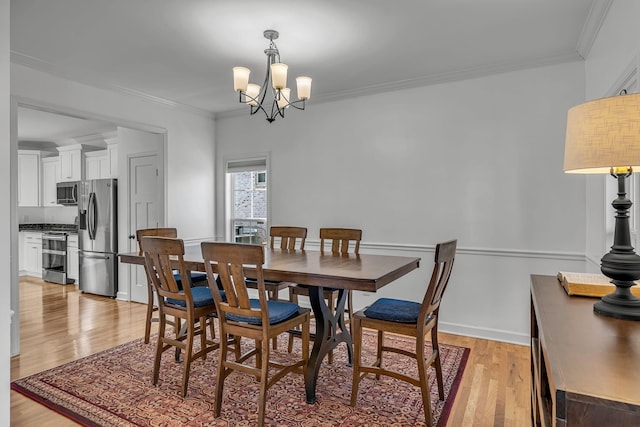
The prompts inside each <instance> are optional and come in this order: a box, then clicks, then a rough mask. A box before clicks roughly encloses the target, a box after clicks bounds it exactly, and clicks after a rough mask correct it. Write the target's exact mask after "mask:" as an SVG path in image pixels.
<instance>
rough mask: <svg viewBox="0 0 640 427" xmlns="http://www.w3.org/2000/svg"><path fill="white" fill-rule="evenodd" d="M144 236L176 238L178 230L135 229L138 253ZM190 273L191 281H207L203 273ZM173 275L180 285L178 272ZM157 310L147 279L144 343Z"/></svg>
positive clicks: (146, 340) (147, 340)
mask: <svg viewBox="0 0 640 427" xmlns="http://www.w3.org/2000/svg"><path fill="white" fill-rule="evenodd" d="M145 236H150V237H171V238H177V237H178V230H177V229H175V228H145V229H141V230H136V240H137V241H138V255H142V247H141V246H140V239H142V238H143V237H145ZM190 274H191V283H202V282H206V281H207V275H206V274H204V273H199V272H197V271H193V272H191V273H190ZM174 277H175V278H176V281H177V282H178V287H180V286H182V285H181V280H182V278H181V277H180V273H174ZM157 310H158V306H157V305H156V304H155V301H154V298H153V287H152V285H151V283H149V280H147V316H146V320H145V327H144V343H145V344H147V343H148V342H149V337H150V336H151V324H152V323H154V322H158V320H159V319H158V318H157V317H153V312H154V311H157ZM171 324H173V323H171ZM174 326H175V325H174ZM178 328H179V326H178Z"/></svg>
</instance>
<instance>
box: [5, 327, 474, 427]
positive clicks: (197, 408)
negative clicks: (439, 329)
mask: <svg viewBox="0 0 640 427" xmlns="http://www.w3.org/2000/svg"><path fill="white" fill-rule="evenodd" d="M286 340H287V337H286V336H285V335H282V336H281V337H280V341H279V343H278V350H277V351H276V352H275V353H274V354H273V356H272V359H275V360H281V361H286V360H287V359H288V358H289V357H290V355H289V354H288V353H287V352H286V347H287V346H286ZM295 342H296V345H297V348H294V354H299V352H300V342H301V340H298V339H296V340H295ZM385 342H389V343H391V342H393V344H394V345H399V346H402V347H405V348H407V349H410V348H411V347H413V346H415V344H412V341H411V340H409V339H405V338H402V337H396V336H387V337H385ZM244 344H251V343H250V342H246V343H244V342H243V345H244ZM375 348H376V337H375V335H374V334H372V333H367V334H365V336H364V342H363V352H362V354H363V358H365V360H367V356H370V355H373V354H374V351H375ZM154 351H155V340H154V339H152V340H151V344H144V343H143V341H142V339H140V340H136V341H132V342H130V343H127V344H123V345H120V346H118V347H114V348H112V349H109V350H106V351H103V352H101V353H97V354H94V355H92V356H88V357H85V358H83V359H79V360H76V361H74V362H71V363H67V364H65V365H62V366H59V367H56V368H53V369H50V370H47V371H44V372H40V373H38V374H35V375H31V376H29V377H25V378H22V379H20V380H17V381H14V382H13V383H12V384H11V388H12V389H13V390H16V391H18V392H19V393H22V394H24V395H25V396H28V397H29V398H31V399H33V400H36V401H37V402H39V403H41V404H43V405H46V406H47V407H49V408H51V409H53V410H54V411H56V412H58V413H60V414H63V415H65V416H67V417H69V418H71V419H72V420H74V421H76V422H78V423H80V424H82V425H86V426H132V425H133V426H249V425H255V424H256V422H257V403H256V402H257V398H258V396H259V386H258V383H257V382H256V380H255V377H253V376H250V375H246V374H243V373H232V374H231V375H230V376H229V378H227V380H226V382H225V388H224V400H223V403H222V414H221V417H220V418H214V417H213V404H214V401H215V394H214V391H215V373H216V368H217V362H218V360H217V356H218V354H217V352H213V353H211V354H210V355H209V357H208V358H207V360H205V361H203V360H201V359H200V360H197V361H195V362H194V363H193V364H192V365H191V376H190V380H189V388H188V391H187V397H186V398H184V399H183V398H181V397H180V396H179V390H180V379H181V376H182V365H181V364H177V363H175V362H174V361H173V351H171V350H170V351H167V352H165V353H164V357H163V360H162V366H161V370H160V380H159V382H158V385H157V386H154V385H152V384H151V371H152V366H153V357H154ZM440 351H441V357H442V369H443V375H444V383H445V401H444V402H441V401H439V400H438V397H437V385H436V381H435V372H434V371H433V369H430V370H429V381H430V387H431V395H432V397H431V401H432V408H433V414H434V420H435V425H436V426H444V425H445V424H446V421H447V418H448V416H449V412H450V410H451V407H452V405H453V401H454V399H455V395H456V392H457V389H458V386H459V384H460V380H461V378H462V374H463V372H464V368H465V365H466V362H467V358H468V356H469V349H468V348H463V347H456V346H450V345H445V344H440ZM296 352H297V353H296ZM405 359H406V360H405ZM346 360H347V356H346V349H345V346H344V345H340V346H339V347H338V348H337V349H336V350H335V351H334V362H333V364H331V365H329V364H328V363H326V359H325V363H323V365H322V367H321V369H320V375H319V378H318V385H317V392H316V397H317V399H318V401H317V403H316V404H314V405H308V404H307V403H306V402H305V392H304V382H303V379H302V376H301V375H296V374H290V375H287V376H286V377H285V378H283V379H282V380H280V381H279V382H278V383H277V384H275V385H274V386H273V387H272V388H271V389H269V392H268V399H267V407H266V416H265V424H266V425H272V426H304V427H312V426H313V427H315V426H324V427H326V426H422V425H424V424H425V423H424V411H423V408H422V399H421V397H420V390H419V389H418V388H417V387H413V386H411V385H409V384H407V383H404V382H402V381H397V380H394V379H392V378H385V377H381V380H375V378H374V377H373V376H372V375H369V376H368V377H367V378H365V379H363V380H362V382H361V383H360V391H359V393H358V401H357V403H356V406H355V407H351V406H350V405H349V400H350V395H351V381H352V373H353V371H352V369H351V368H350V367H348V366H347V365H346ZM367 361H370V358H369V360H367ZM385 365H386V366H389V367H391V366H393V367H394V368H396V369H398V370H400V371H403V372H405V373H410V374H411V375H417V369H416V368H415V362H413V363H411V359H409V358H405V357H403V356H396V357H393V356H389V358H388V359H386V360H385Z"/></svg>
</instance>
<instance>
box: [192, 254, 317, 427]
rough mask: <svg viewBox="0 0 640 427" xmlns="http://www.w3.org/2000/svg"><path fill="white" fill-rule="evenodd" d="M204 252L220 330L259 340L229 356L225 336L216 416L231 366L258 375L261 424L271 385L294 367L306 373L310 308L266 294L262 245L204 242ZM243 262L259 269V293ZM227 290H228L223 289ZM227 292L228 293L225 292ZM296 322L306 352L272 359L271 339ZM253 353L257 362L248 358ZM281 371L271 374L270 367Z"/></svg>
mask: <svg viewBox="0 0 640 427" xmlns="http://www.w3.org/2000/svg"><path fill="white" fill-rule="evenodd" d="M201 247H202V257H203V259H204V264H205V269H206V271H207V275H208V276H209V288H210V289H211V293H212V295H213V299H214V301H215V304H216V308H217V313H218V323H219V329H220V336H221V337H224V336H229V335H232V336H234V337H246V338H249V339H251V340H253V341H255V347H254V348H252V349H250V350H249V351H247V352H246V353H245V354H243V355H241V356H240V357H239V358H238V357H236V360H235V361H231V360H228V357H227V344H226V340H223V339H221V340H220V342H221V348H220V363H219V364H218V369H217V374H216V397H215V406H214V416H215V417H218V416H220V411H221V409H222V397H223V387H224V380H225V378H227V377H228V376H229V374H230V373H231V372H232V371H233V370H238V371H241V372H244V373H248V374H252V375H255V376H256V377H257V378H258V379H259V381H260V396H259V398H258V399H259V400H258V425H259V426H262V425H263V424H264V416H265V406H266V400H267V390H268V389H269V388H270V387H271V386H272V385H273V384H275V383H276V382H277V381H279V380H280V378H282V377H284V376H285V375H287V374H289V373H291V372H297V373H301V374H303V375H306V373H305V372H306V367H307V363H308V361H309V321H310V310H309V309H306V308H301V307H300V306H298V305H297V304H294V303H292V302H289V301H275V300H269V299H267V291H266V288H265V284H264V273H263V270H262V265H263V263H264V250H263V248H262V247H261V246H256V245H246V244H240V243H216V242H203V243H202V244H201ZM214 266H215V268H216V270H217V273H218V277H219V278H220V279H221V282H222V288H223V290H220V289H219V288H218V285H217V283H215V280H214V278H213V277H214ZM245 266H250V267H251V268H252V269H255V274H253V273H252V275H254V276H255V277H256V280H257V282H258V298H252V299H250V298H249V293H248V291H247V283H246V280H245V278H246V274H245V273H246V271H245ZM223 292H224V294H223ZM225 296H226V298H225ZM296 326H301V327H302V357H301V359H299V360H296V361H293V362H291V363H288V364H286V363H281V362H277V361H272V360H270V356H269V350H270V349H269V341H270V340H271V339H273V338H275V337H277V336H278V335H280V334H282V333H284V332H286V331H288V330H289V329H292V328H294V327H296ZM253 356H255V358H256V359H255V360H256V364H255V367H254V366H250V365H248V364H245V363H244V362H246V361H247V359H249V358H251V357H253ZM272 367H273V368H277V369H278V372H276V373H275V374H273V375H272V376H271V377H269V368H272Z"/></svg>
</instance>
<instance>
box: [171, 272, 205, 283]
mask: <svg viewBox="0 0 640 427" xmlns="http://www.w3.org/2000/svg"><path fill="white" fill-rule="evenodd" d="M173 277H174V278H175V279H176V282H182V276H180V273H175V274H174V275H173ZM206 280H207V274H206V273H197V272H191V283H197V282H204V281H206Z"/></svg>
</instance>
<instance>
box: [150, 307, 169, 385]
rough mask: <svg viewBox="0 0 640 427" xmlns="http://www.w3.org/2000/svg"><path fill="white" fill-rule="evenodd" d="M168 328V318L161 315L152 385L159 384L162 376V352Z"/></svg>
mask: <svg viewBox="0 0 640 427" xmlns="http://www.w3.org/2000/svg"><path fill="white" fill-rule="evenodd" d="M165 327H166V317H165V315H163V314H162V313H160V326H159V328H158V342H157V344H156V358H155V360H154V361H153V375H152V383H153V384H154V385H155V384H158V377H159V375H160V361H161V360H162V350H163V347H164V334H165Z"/></svg>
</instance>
